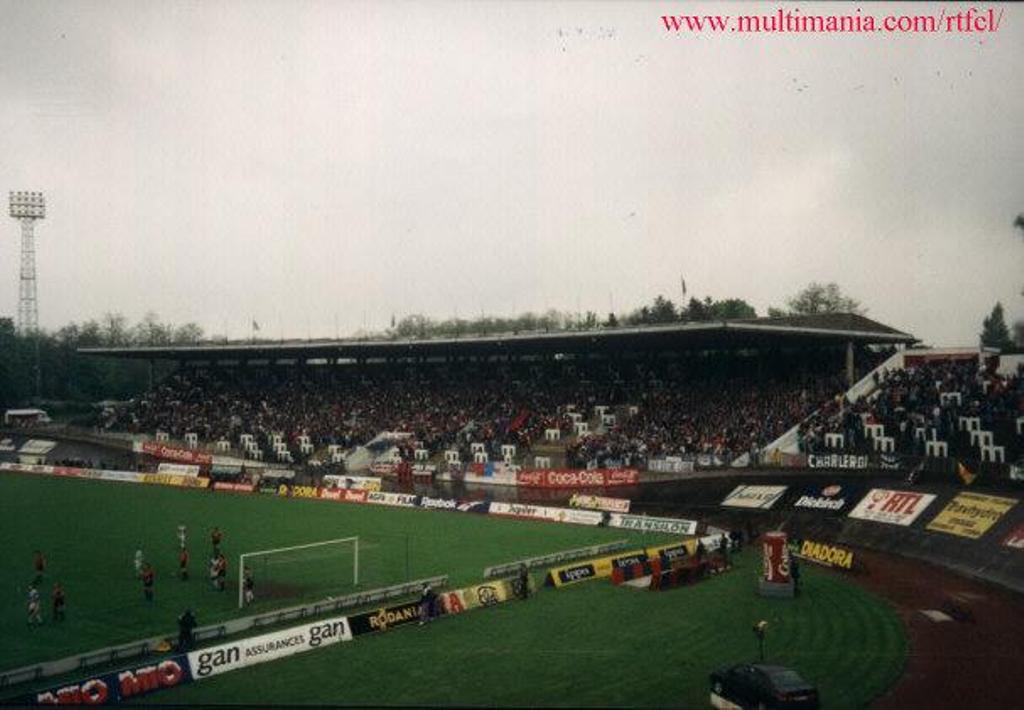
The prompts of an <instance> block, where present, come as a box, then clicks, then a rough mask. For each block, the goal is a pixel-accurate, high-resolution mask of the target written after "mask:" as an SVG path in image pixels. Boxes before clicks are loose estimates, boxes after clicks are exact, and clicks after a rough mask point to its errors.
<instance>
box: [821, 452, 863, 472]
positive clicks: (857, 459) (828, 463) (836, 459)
mask: <svg viewBox="0 0 1024 710" xmlns="http://www.w3.org/2000/svg"><path fill="white" fill-rule="evenodd" d="M807 467H808V468H829V469H837V470H849V471H854V470H861V469H865V468H867V467H868V457H867V455H866V454H807Z"/></svg>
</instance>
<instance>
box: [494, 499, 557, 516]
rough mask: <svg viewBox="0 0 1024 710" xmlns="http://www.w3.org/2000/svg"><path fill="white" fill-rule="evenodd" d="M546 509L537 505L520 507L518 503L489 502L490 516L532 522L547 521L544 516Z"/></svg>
mask: <svg viewBox="0 0 1024 710" xmlns="http://www.w3.org/2000/svg"><path fill="white" fill-rule="evenodd" d="M546 510H547V509H546V508H544V507H543V506H539V505H522V504H519V503H502V502H499V501H491V505H490V513H491V515H508V516H511V517H515V518H530V519H533V520H548V518H547V516H546V515H545V511H546Z"/></svg>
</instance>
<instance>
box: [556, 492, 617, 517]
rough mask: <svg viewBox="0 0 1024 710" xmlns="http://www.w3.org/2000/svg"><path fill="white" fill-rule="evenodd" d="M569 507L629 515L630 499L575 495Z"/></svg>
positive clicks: (570, 500)
mask: <svg viewBox="0 0 1024 710" xmlns="http://www.w3.org/2000/svg"><path fill="white" fill-rule="evenodd" d="M569 505H570V506H571V507H573V508H590V509H592V510H607V511H608V512H610V513H628V512H629V499H628V498H607V497H605V496H593V495H588V494H586V493H573V495H572V498H570V499H569Z"/></svg>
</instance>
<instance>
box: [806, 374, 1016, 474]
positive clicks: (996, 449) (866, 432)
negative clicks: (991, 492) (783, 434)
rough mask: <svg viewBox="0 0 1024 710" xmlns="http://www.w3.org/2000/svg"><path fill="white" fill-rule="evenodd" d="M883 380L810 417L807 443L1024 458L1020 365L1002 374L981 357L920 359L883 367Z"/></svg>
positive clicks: (811, 448)
mask: <svg viewBox="0 0 1024 710" xmlns="http://www.w3.org/2000/svg"><path fill="white" fill-rule="evenodd" d="M875 385H876V387H875V391H874V392H873V393H872V394H870V395H869V396H867V397H864V398H861V399H859V400H858V401H856V402H853V403H851V402H849V401H848V400H846V399H844V398H841V397H840V398H836V399H834V400H832V401H830V402H828V403H827V404H826V405H825V406H823V407H822V408H821V409H820V410H819V411H818V412H816V413H815V414H814V415H813V416H811V417H809V418H808V419H807V420H806V421H804V422H803V424H802V425H801V429H800V448H801V450H802V451H804V452H807V453H818V452H824V451H834V450H842V451H854V452H864V453H866V452H872V451H879V452H883V453H887V452H889V453H895V454H903V455H914V456H939V455H941V454H945V455H947V456H950V457H954V458H965V459H971V460H980V461H989V462H998V463H1003V462H1010V461H1016V460H1018V458H1019V457H1020V454H1021V451H1022V447H1021V443H1022V442H1021V437H1022V435H1021V427H1020V425H1019V424H1018V419H1019V418H1020V417H1021V415H1022V414H1024V382H1022V379H1021V376H1020V368H1018V371H1017V372H1016V373H1013V374H1010V375H1001V374H999V373H997V372H996V371H995V367H994V366H990V365H986V366H984V367H980V366H979V362H978V358H977V357H976V356H975V357H971V358H966V359H947V360H938V361H921V362H913V361H912V362H910V363H908V364H907V365H906V366H905V367H904V368H903V369H894V370H891V371H884V372H882V373H880V374H877V373H876V381H875ZM936 443H937V444H940V445H939V446H936Z"/></svg>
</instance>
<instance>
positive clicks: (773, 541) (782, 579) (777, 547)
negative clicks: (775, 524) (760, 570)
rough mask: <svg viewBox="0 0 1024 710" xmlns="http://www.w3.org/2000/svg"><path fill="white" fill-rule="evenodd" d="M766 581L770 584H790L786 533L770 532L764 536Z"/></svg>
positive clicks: (763, 549) (763, 548)
mask: <svg viewBox="0 0 1024 710" xmlns="http://www.w3.org/2000/svg"><path fill="white" fill-rule="evenodd" d="M762 539H763V543H762V551H763V554H764V581H765V582H767V583H769V584H789V581H790V576H789V548H788V547H787V546H786V533H784V532H768V533H765V534H764V536H763V538H762Z"/></svg>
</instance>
